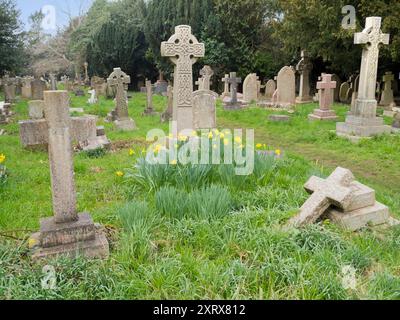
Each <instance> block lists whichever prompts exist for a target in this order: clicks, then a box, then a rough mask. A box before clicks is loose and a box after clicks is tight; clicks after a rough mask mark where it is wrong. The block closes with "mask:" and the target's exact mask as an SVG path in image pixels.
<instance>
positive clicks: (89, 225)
mask: <svg viewBox="0 0 400 320" xmlns="http://www.w3.org/2000/svg"><path fill="white" fill-rule="evenodd" d="M44 102H45V114H46V122H47V126H48V142H49V160H50V173H51V183H52V195H53V212H54V217H52V218H45V219H42V220H41V222H40V232H39V233H36V234H34V235H33V236H32V238H31V240H30V241H29V243H30V244H33V245H32V247H33V248H32V257H33V259H34V260H38V259H46V258H53V257H57V256H60V255H66V256H69V257H71V258H74V257H76V256H77V255H79V254H81V255H83V256H85V257H88V258H107V257H108V255H109V246H108V241H107V238H106V237H105V235H104V233H103V232H101V231H100V230H98V229H97V228H96V226H95V224H94V222H93V220H92V218H91V217H90V215H89V214H88V213H82V214H78V213H77V209H76V191H75V182H74V166H73V152H72V146H71V134H70V125H71V121H70V118H69V97H68V92H67V91H46V92H45V93H44Z"/></svg>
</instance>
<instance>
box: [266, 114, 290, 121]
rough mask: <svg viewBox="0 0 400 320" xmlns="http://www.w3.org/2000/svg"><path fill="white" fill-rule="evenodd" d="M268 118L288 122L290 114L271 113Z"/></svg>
mask: <svg viewBox="0 0 400 320" xmlns="http://www.w3.org/2000/svg"><path fill="white" fill-rule="evenodd" d="M268 119H269V121H271V122H289V121H290V116H287V115H283V114H272V115H270V116H269V118H268Z"/></svg>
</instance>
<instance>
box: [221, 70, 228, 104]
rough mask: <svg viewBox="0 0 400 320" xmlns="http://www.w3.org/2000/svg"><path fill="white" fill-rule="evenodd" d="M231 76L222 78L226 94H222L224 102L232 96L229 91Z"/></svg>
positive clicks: (226, 75)
mask: <svg viewBox="0 0 400 320" xmlns="http://www.w3.org/2000/svg"><path fill="white" fill-rule="evenodd" d="M228 80H229V74H225V77H224V78H222V82H223V83H224V92H222V94H221V99H222V100H224V99H225V98H226V97H229V96H230V91H229V82H228Z"/></svg>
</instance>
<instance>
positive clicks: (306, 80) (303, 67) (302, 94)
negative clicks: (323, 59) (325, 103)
mask: <svg viewBox="0 0 400 320" xmlns="http://www.w3.org/2000/svg"><path fill="white" fill-rule="evenodd" d="M312 69H313V65H312V63H311V61H310V58H309V56H308V53H307V51H305V50H303V51H302V52H301V60H300V62H299V63H298V64H297V66H296V71H297V72H298V73H299V74H300V87H299V96H298V97H297V98H296V103H310V102H312V97H311V95H310V73H311V71H312Z"/></svg>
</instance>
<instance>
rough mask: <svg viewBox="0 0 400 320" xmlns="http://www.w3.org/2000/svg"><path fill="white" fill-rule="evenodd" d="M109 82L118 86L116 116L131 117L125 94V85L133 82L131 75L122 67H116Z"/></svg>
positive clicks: (118, 117) (121, 117)
mask: <svg viewBox="0 0 400 320" xmlns="http://www.w3.org/2000/svg"><path fill="white" fill-rule="evenodd" d="M107 83H108V85H109V86H111V87H115V88H116V96H115V101H116V108H115V113H116V118H117V119H126V118H128V117H129V115H128V105H127V103H126V95H125V85H128V84H129V83H131V77H130V76H128V75H127V74H126V73H125V72H123V71H122V70H121V68H114V71H113V72H112V73H111V74H110V76H109V77H108V79H107Z"/></svg>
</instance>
